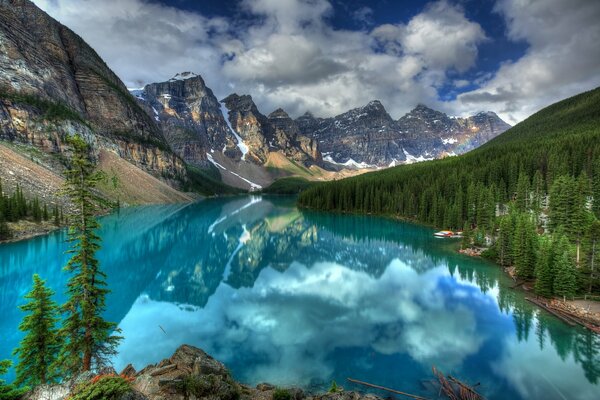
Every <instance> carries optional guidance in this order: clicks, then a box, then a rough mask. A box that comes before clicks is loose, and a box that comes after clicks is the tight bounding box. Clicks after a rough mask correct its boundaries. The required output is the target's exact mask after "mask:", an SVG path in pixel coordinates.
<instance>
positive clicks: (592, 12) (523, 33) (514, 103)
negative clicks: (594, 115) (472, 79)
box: [453, 0, 600, 123]
mask: <svg viewBox="0 0 600 400" xmlns="http://www.w3.org/2000/svg"><path fill="white" fill-rule="evenodd" d="M495 9H496V12H498V13H500V14H501V15H502V16H503V17H504V19H505V20H506V24H507V32H506V34H507V36H508V37H509V38H510V39H512V40H515V41H519V40H524V41H526V42H527V43H528V44H529V46H530V47H529V49H528V50H527V52H526V54H525V55H524V56H523V57H522V58H520V59H518V60H514V61H507V62H505V63H504V64H502V65H501V66H500V67H499V69H498V71H497V72H496V73H495V74H493V75H492V76H491V77H489V78H488V79H487V80H485V81H483V82H481V84H482V86H481V87H480V88H478V89H476V90H473V91H470V92H467V93H463V94H461V95H459V96H458V99H457V102H456V103H455V104H453V106H454V107H455V109H457V110H462V111H464V112H466V111H474V110H476V109H477V110H482V109H490V110H495V111H496V112H497V113H499V114H500V115H501V116H502V117H503V118H505V119H506V120H507V121H508V122H512V123H514V122H518V121H520V120H522V119H524V118H525V117H527V116H528V115H530V114H532V113H533V112H535V111H537V110H539V109H540V108H542V107H544V106H546V105H549V104H551V103H553V102H555V101H558V100H561V99H563V98H565V97H568V96H572V95H575V94H577V93H579V92H582V91H585V90H590V89H593V88H595V87H597V86H599V85H600V69H599V68H598V66H600V46H598V43H600V24H598V21H599V20H600V2H597V1H586V0H576V1H562V0H548V1H543V2H541V1H535V0H524V1H510V0H498V2H497V3H496V7H495Z"/></svg>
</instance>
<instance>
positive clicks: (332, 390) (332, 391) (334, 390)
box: [328, 381, 344, 393]
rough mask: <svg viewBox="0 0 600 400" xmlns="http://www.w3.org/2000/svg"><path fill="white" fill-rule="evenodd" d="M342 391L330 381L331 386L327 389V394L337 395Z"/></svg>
mask: <svg viewBox="0 0 600 400" xmlns="http://www.w3.org/2000/svg"><path fill="white" fill-rule="evenodd" d="M342 391H344V388H342V387H341V386H338V384H337V383H336V382H335V381H331V386H330V387H329V390H328V392H329V393H338V392H342Z"/></svg>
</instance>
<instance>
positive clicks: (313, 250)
mask: <svg viewBox="0 0 600 400" xmlns="http://www.w3.org/2000/svg"><path fill="white" fill-rule="evenodd" d="M101 224H102V228H101V230H100V234H101V237H102V239H103V244H102V246H103V248H102V250H101V251H100V253H99V258H100V260H101V265H102V267H103V269H104V271H105V272H106V273H107V274H108V283H109V286H110V289H111V290H112V293H110V295H109V296H108V299H107V303H108V309H107V311H106V318H107V319H109V320H111V321H114V322H117V323H118V324H119V327H120V328H121V329H122V331H123V332H122V334H123V336H124V337H125V339H124V340H123V342H122V343H121V345H120V347H119V355H118V356H117V357H116V358H115V359H114V366H115V368H116V369H117V370H120V369H122V368H123V367H125V365H126V364H128V363H130V362H131V363H132V364H133V365H134V366H135V367H136V368H138V369H140V368H142V367H144V366H145V365H147V364H149V363H155V362H158V361H160V360H161V359H162V358H165V357H168V356H170V355H171V354H172V353H173V351H174V350H175V349H176V348H177V347H178V346H179V345H180V344H183V343H187V344H191V345H195V346H198V347H200V348H202V349H204V350H205V351H207V352H208V353H209V354H211V355H212V356H214V357H215V358H217V359H218V360H220V361H222V362H223V363H224V364H225V365H227V367H229V368H230V369H231V371H232V373H233V375H234V377H235V378H236V379H238V380H239V381H241V382H245V383H248V384H253V385H254V384H257V383H259V382H271V383H275V384H277V385H281V386H288V385H290V386H292V385H293V386H301V387H303V388H305V389H307V390H313V391H316V390H325V389H327V388H328V387H329V385H330V383H331V381H332V380H335V381H336V382H337V383H338V384H340V385H342V386H343V387H345V388H346V389H358V390H365V388H362V387H358V386H354V385H352V384H350V383H349V382H347V381H346V378H355V379H359V380H363V381H368V382H371V383H375V384H378V385H383V386H387V387H391V388H396V389H399V390H402V391H406V392H410V393H414V394H418V395H423V396H426V397H427V396H429V397H433V396H432V393H431V392H429V391H428V389H427V386H428V385H427V382H426V381H427V380H429V379H431V378H432V374H431V367H432V365H435V366H436V367H437V368H438V369H440V370H442V371H443V372H445V373H447V374H452V375H453V376H456V377H458V378H459V379H461V380H463V381H466V382H468V383H470V384H476V383H480V385H479V386H478V388H479V389H480V391H481V393H482V394H483V395H484V396H485V397H486V398H487V399H599V398H600V336H595V335H593V334H592V333H590V332H588V331H586V330H584V329H580V328H572V327H569V326H567V325H565V324H564V323H562V322H561V321H559V320H557V319H555V318H554V317H552V316H550V315H549V314H547V313H545V312H543V311H540V310H539V309H537V308H536V307H535V306H533V305H531V304H529V303H528V302H526V301H525V295H524V294H523V293H520V292H517V291H514V290H512V289H510V286H511V284H512V281H511V280H510V279H508V278H507V277H506V276H505V275H504V273H503V272H502V271H501V269H500V268H499V267H497V266H495V265H494V264H491V263H487V262H485V261H483V260H480V259H475V258H469V257H466V256H462V255H460V254H458V253H457V252H456V249H457V246H458V245H457V242H456V241H453V240H448V239H436V238H434V237H433V235H432V234H433V230H432V229H430V228H427V227H422V226H418V225H413V224H406V223H400V222H396V221H392V220H387V219H381V218H374V217H367V216H350V215H335V214H322V213H314V212H306V211H303V210H298V209H297V208H296V207H295V205H294V199H293V198H271V197H257V196H248V197H234V198H226V199H211V200H205V201H201V202H198V203H195V204H185V205H168V206H145V207H135V208H130V209H123V210H121V211H120V212H119V213H117V214H114V215H110V216H107V217H104V218H101ZM64 239H65V233H64V231H61V232H56V233H54V234H51V235H48V236H45V237H39V238H35V239H32V240H28V241H23V242H18V243H11V244H4V245H0V300H1V303H0V316H1V319H0V332H1V338H0V359H5V358H11V352H12V349H13V348H14V347H15V346H16V345H17V344H18V342H19V340H20V339H21V337H22V336H21V333H20V332H19V331H18V330H17V326H18V324H19V322H20V320H21V318H22V317H23V315H22V312H21V311H19V310H18V309H17V306H18V305H20V304H22V303H23V295H24V294H25V293H27V292H28V291H29V290H30V286H31V276H32V274H33V273H35V272H37V273H38V274H40V276H41V277H42V278H43V279H46V280H47V283H48V285H49V286H51V287H52V288H53V289H54V290H55V291H56V292H57V294H56V300H57V301H59V302H62V301H64V294H63V292H64V287H65V283H66V281H67V278H68V275H67V273H65V272H63V271H62V266H63V265H64V264H65V262H66V260H67V256H66V255H65V254H64V252H65V250H66V248H67V245H66V244H65V243H64ZM11 374H12V372H11ZM12 377H13V375H10V376H9V377H8V378H9V379H12ZM377 394H382V395H384V396H387V394H386V393H377Z"/></svg>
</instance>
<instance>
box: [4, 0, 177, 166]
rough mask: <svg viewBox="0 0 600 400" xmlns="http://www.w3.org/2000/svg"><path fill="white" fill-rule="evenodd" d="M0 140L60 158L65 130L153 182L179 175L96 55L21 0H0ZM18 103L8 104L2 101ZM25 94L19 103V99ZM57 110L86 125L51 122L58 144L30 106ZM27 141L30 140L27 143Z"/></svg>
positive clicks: (150, 124) (153, 130) (147, 121)
mask: <svg viewBox="0 0 600 400" xmlns="http://www.w3.org/2000/svg"><path fill="white" fill-rule="evenodd" d="M0 49H1V50H0V71H1V73H0V91H1V92H3V95H1V96H0V102H1V103H2V106H1V107H0V108H1V109H2V111H1V112H0V126H1V127H2V128H1V129H0V135H1V136H2V137H3V138H5V139H8V140H17V141H21V142H26V143H31V144H35V145H38V143H42V144H44V146H46V147H44V146H42V149H44V150H46V149H47V147H48V146H47V145H48V143H49V142H53V146H54V150H56V151H61V149H62V146H61V143H60V142H61V140H62V139H64V133H65V132H67V131H72V132H77V133H81V134H82V135H83V136H87V139H89V140H88V142H89V143H90V144H92V146H95V147H94V151H96V152H97V151H98V147H97V146H103V143H109V146H111V147H112V150H116V151H117V153H118V154H119V155H120V156H121V157H122V158H124V159H126V160H128V161H130V162H132V163H133V164H135V165H137V166H139V167H140V168H142V169H144V170H146V171H148V172H151V173H153V174H154V175H157V176H180V177H181V176H183V175H184V174H185V169H184V167H183V163H182V162H181V160H180V159H178V158H176V157H172V153H171V152H170V151H169V149H168V146H167V144H166V141H165V139H164V137H163V136H162V133H161V131H160V129H159V127H158V126H157V125H156V124H155V123H154V121H153V120H152V118H150V117H149V116H148V115H147V114H146V113H145V112H144V110H142V109H141V108H140V107H139V105H138V104H137V103H136V101H135V100H134V98H133V97H132V96H131V95H130V94H129V93H128V91H127V89H126V88H125V86H124V85H123V83H122V82H121V80H120V79H119V78H118V77H117V76H116V75H115V74H114V73H113V72H112V71H111V70H110V69H109V68H108V66H107V65H106V64H105V63H104V61H102V59H101V58H100V57H99V56H98V54H96V52H95V51H94V50H93V49H92V48H91V47H90V46H89V45H87V44H86V43H85V42H84V41H83V39H81V37H79V36H77V35H76V34H75V33H73V32H72V31H71V30H70V29H68V28H67V27H65V26H63V25H61V24H60V23H59V22H57V21H56V20H54V19H52V18H51V17H50V16H49V15H47V14H46V13H45V12H43V11H42V10H40V9H39V8H38V7H37V6H35V4H33V3H32V2H30V1H28V0H2V1H0ZM11 94H12V95H13V96H14V95H15V94H18V95H20V96H21V97H20V99H18V100H15V101H11V100H10V98H11V97H10V95H11ZM23 95H26V97H23ZM32 99H37V100H40V99H41V100H44V101H50V102H52V103H58V104H61V105H63V106H64V107H65V108H68V109H70V110H71V113H72V114H74V115H79V117H80V119H81V120H82V121H83V120H85V121H86V123H85V124H84V123H82V122H81V121H80V122H77V121H75V122H73V120H72V119H71V120H70V121H66V122H65V120H59V121H58V122H56V123H55V125H57V126H58V127H57V128H56V129H55V130H54V131H56V132H59V133H60V135H59V137H53V135H52V131H50V130H48V129H46V128H47V126H45V125H44V124H43V123H39V122H37V121H39V120H41V119H43V118H40V117H41V116H42V115H43V111H42V110H40V107H39V106H38V105H36V104H32V103H33V100H32ZM31 138H35V140H33V141H31V140H30V139H31Z"/></svg>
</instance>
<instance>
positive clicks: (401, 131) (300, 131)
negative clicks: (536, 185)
mask: <svg viewBox="0 0 600 400" xmlns="http://www.w3.org/2000/svg"><path fill="white" fill-rule="evenodd" d="M0 45H1V46H2V49H3V51H2V52H1V53H0V139H1V140H2V143H0V145H1V146H2V151H3V154H4V153H6V154H9V156H10V159H11V163H10V164H11V165H12V167H11V165H8V164H7V167H6V168H3V169H4V171H3V172H0V178H1V179H3V180H4V181H6V182H7V186H6V187H8V188H10V187H11V186H13V187H14V186H15V185H16V183H17V182H19V183H21V184H22V185H24V186H25V190H26V191H29V192H32V193H37V194H40V193H41V195H42V197H46V196H48V197H50V198H51V201H55V200H56V201H57V199H56V198H54V197H53V194H52V193H50V191H48V190H45V185H44V183H43V181H42V180H43V179H44V174H51V175H52V176H53V178H56V179H57V182H58V181H60V179H62V176H61V174H62V171H63V170H64V167H65V162H64V160H65V159H66V158H67V157H68V154H69V148H68V146H67V145H65V141H64V139H65V137H67V136H69V135H72V134H74V133H79V134H81V135H82V136H83V137H84V138H85V139H86V141H87V142H88V143H89V144H90V145H91V149H92V156H93V157H94V158H95V159H96V160H97V161H98V164H99V166H100V168H101V169H102V170H103V171H105V172H106V174H107V175H109V176H110V177H111V178H112V179H111V180H110V182H112V184H110V183H107V184H106V185H104V187H103V188H102V190H103V191H104V192H105V194H106V195H107V197H111V198H118V199H120V200H121V201H123V202H125V203H145V202H146V203H147V202H156V201H161V202H162V201H182V200H185V199H189V198H190V195H189V194H186V193H183V192H185V191H189V190H190V188H200V191H205V194H214V193H218V192H219V191H221V190H223V189H222V187H220V186H219V185H221V183H219V182H223V183H225V184H226V185H229V186H234V187H238V188H242V189H250V190H253V189H261V188H263V187H265V186H268V185H270V184H271V183H272V182H273V181H274V180H276V179H278V178H281V177H285V176H290V175H296V176H301V177H304V178H307V179H309V180H330V179H337V178H341V177H345V176H350V175H355V174H358V173H361V172H362V171H363V170H366V169H378V168H383V167H388V166H393V165H397V164H403V163H412V162H415V161H421V160H426V159H433V158H441V157H446V156H452V155H457V154H461V153H464V152H466V151H469V150H471V149H473V148H475V147H477V146H479V145H481V144H483V143H485V142H487V141H488V140H490V139H492V138H494V137H495V136H497V135H498V134H500V133H502V132H503V131H505V130H506V129H508V128H509V125H508V124H506V123H505V122H504V121H502V120H501V119H500V118H499V117H498V116H497V115H496V114H494V113H493V112H484V113H479V114H477V115H474V116H471V117H468V118H455V117H450V116H448V115H446V114H444V113H441V112H439V111H435V110H432V109H430V108H428V107H426V106H424V105H418V106H417V107H416V108H415V109H414V110H412V111H411V112H410V113H408V114H406V115H405V116H403V117H402V118H400V119H398V120H394V119H393V118H392V117H391V116H390V115H389V114H388V113H387V111H386V110H385V108H384V106H383V105H382V104H381V102H379V101H377V100H374V101H372V102H370V103H368V104H367V105H365V106H364V107H360V108H356V109H353V110H350V111H348V112H346V113H343V114H340V115H338V116H335V117H331V118H319V117H315V116H314V115H313V114H311V113H309V112H307V113H306V114H304V115H302V116H300V117H298V118H295V119H294V118H292V117H290V115H288V114H287V113H286V111H285V110H283V109H281V108H279V109H277V110H275V111H273V112H271V113H270V114H263V113H261V111H259V109H258V107H257V106H256V104H255V103H254V101H253V99H252V97H251V96H250V95H248V94H241V95H240V94H236V93H233V94H231V95H229V96H227V97H226V98H224V99H221V100H220V101H219V100H218V99H217V97H216V96H215V94H214V93H213V91H212V90H211V89H210V88H209V87H208V86H207V84H206V83H205V82H204V80H203V79H202V77H201V76H200V75H198V74H195V73H192V72H183V73H178V74H177V75H175V76H174V77H173V78H172V79H169V80H168V81H166V82H157V83H150V84H148V85H146V86H145V87H144V88H142V89H137V90H128V89H127V88H126V87H125V85H124V84H123V82H122V81H121V80H120V79H119V77H118V76H117V75H116V74H115V73H114V72H113V71H112V70H111V69H110V68H109V67H108V66H107V65H106V64H105V63H104V61H103V60H102V59H101V58H100V57H99V56H98V54H97V53H96V52H95V51H94V50H93V49H92V48H91V47H90V46H89V45H88V44H86V43H85V42H84V41H83V39H81V37H79V36H78V35H77V34H75V33H74V32H72V31H71V30H70V29H69V28H67V27H65V26H63V25H62V24H60V23H59V22H57V21H56V20H54V19H53V18H51V17H50V16H48V15H47V14H46V13H45V12H43V11H42V10H40V9H39V8H38V7H37V6H35V5H34V4H33V3H32V2H30V1H28V0H8V1H4V2H2V3H0ZM5 158H8V156H6V157H5ZM14 164H18V165H21V164H22V168H16V167H15V165H14ZM9 167H11V168H9ZM40 168H41V172H40V173H39V174H37V175H36V174H32V173H27V172H24V171H33V170H38V169H40ZM206 182H211V184H210V185H207V184H206Z"/></svg>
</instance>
